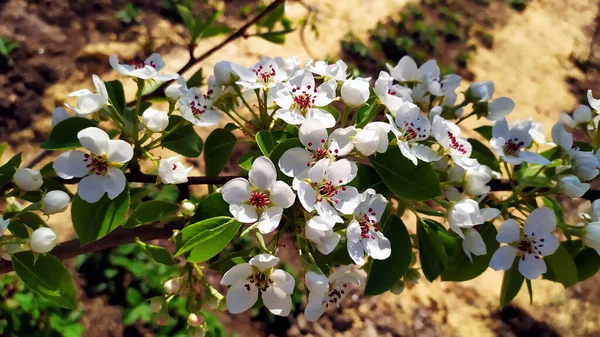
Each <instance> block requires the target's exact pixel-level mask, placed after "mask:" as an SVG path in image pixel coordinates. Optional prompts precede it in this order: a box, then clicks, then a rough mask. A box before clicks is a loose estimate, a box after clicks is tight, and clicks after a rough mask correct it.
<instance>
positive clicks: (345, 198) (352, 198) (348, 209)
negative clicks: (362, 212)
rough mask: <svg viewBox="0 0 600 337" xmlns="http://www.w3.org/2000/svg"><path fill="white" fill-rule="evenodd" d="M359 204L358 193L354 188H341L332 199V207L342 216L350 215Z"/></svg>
mask: <svg viewBox="0 0 600 337" xmlns="http://www.w3.org/2000/svg"><path fill="white" fill-rule="evenodd" d="M359 204H360V193H358V190H357V189H356V187H353V186H343V187H342V188H341V189H340V190H338V193H337V194H336V195H335V196H334V197H333V205H334V206H335V208H337V210H338V211H340V212H342V214H352V213H354V210H355V209H356V207H358V205H359Z"/></svg>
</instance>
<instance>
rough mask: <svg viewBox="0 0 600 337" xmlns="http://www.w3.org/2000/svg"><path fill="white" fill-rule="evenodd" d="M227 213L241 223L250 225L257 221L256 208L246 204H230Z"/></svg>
mask: <svg viewBox="0 0 600 337" xmlns="http://www.w3.org/2000/svg"><path fill="white" fill-rule="evenodd" d="M229 212H231V215H233V217H234V218H235V219H236V220H237V221H239V222H242V223H252V222H255V221H256V220H258V214H256V208H254V207H252V206H250V205H248V204H230V205H229Z"/></svg>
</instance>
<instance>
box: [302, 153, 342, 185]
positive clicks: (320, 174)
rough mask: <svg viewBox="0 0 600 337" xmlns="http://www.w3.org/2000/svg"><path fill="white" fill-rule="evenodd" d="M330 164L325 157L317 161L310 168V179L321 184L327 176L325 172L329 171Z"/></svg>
mask: <svg viewBox="0 0 600 337" xmlns="http://www.w3.org/2000/svg"><path fill="white" fill-rule="evenodd" d="M343 160H346V159H343ZM329 164H330V162H329V159H327V158H323V159H321V160H319V161H318V162H316V163H315V165H314V166H313V167H311V168H310V170H308V179H310V180H311V181H312V182H316V183H319V184H320V183H321V182H322V181H323V178H324V177H325V172H326V171H327V168H328V167H329Z"/></svg>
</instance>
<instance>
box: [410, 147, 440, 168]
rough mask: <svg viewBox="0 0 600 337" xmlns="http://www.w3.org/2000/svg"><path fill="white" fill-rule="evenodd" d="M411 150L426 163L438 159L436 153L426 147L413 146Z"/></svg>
mask: <svg viewBox="0 0 600 337" xmlns="http://www.w3.org/2000/svg"><path fill="white" fill-rule="evenodd" d="M411 148H412V151H413V153H414V154H415V156H416V157H417V158H419V159H421V160H422V161H424V162H426V163H430V162H432V161H436V160H438V159H440V156H439V154H438V152H437V151H434V150H433V149H432V148H430V147H429V146H427V145H422V144H413V145H412V147H411Z"/></svg>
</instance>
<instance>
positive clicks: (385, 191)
mask: <svg viewBox="0 0 600 337" xmlns="http://www.w3.org/2000/svg"><path fill="white" fill-rule="evenodd" d="M356 165H357V166H358V172H357V174H356V177H355V178H354V179H352V181H351V182H350V183H349V184H348V185H349V186H354V187H356V189H357V190H358V191H359V192H363V191H365V190H366V189H367V188H372V189H374V190H375V191H377V193H380V194H382V195H383V196H388V195H389V194H390V189H389V188H388V187H387V186H386V185H385V183H384V182H383V180H381V177H380V176H379V173H377V171H376V170H375V168H373V166H369V165H366V164H361V163H358V164H356Z"/></svg>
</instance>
